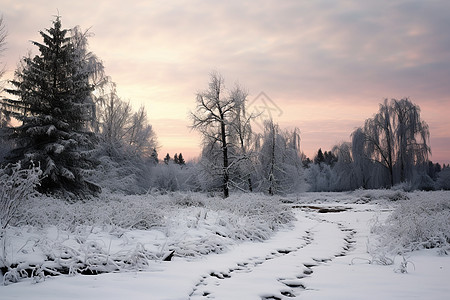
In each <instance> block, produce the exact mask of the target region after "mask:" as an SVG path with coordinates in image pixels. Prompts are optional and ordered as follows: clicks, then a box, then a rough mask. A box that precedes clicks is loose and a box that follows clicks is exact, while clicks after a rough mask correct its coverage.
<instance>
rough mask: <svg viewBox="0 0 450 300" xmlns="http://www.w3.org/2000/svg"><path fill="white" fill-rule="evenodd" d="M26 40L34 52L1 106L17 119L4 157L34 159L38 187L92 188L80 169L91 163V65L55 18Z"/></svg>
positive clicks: (26, 161)
mask: <svg viewBox="0 0 450 300" xmlns="http://www.w3.org/2000/svg"><path fill="white" fill-rule="evenodd" d="M40 34H41V37H42V39H43V42H42V43H39V42H32V43H33V44H34V45H35V46H37V47H38V50H39V54H37V55H35V56H34V57H25V58H24V59H23V60H22V63H21V67H19V68H18V69H17V70H16V72H15V79H14V80H12V81H11V84H12V86H13V87H12V88H11V89H6V91H7V92H8V93H9V94H10V95H11V96H12V97H10V98H8V99H5V100H4V101H3V105H4V111H5V112H6V113H7V114H9V115H11V116H12V117H14V118H15V119H17V120H18V121H20V125H19V126H17V127H14V128H13V133H12V134H11V136H10V137H11V138H13V139H14V141H15V144H16V148H15V149H14V150H13V151H12V152H11V155H10V157H9V160H10V161H12V162H15V161H19V160H20V161H22V167H24V168H29V167H30V166H31V164H32V163H33V162H34V163H35V164H38V163H39V164H40V166H41V168H42V170H43V175H44V178H43V179H42V182H41V185H40V190H41V191H43V192H57V191H65V192H66V193H67V194H70V195H77V196H83V195H86V194H91V193H95V192H98V187H97V186H95V185H93V184H91V183H89V182H87V181H86V180H85V179H84V176H83V173H84V172H85V170H87V169H90V168H92V167H93V161H92V160H91V159H90V152H89V150H90V149H92V137H93V135H92V134H91V133H90V132H89V131H88V130H87V128H88V125H87V124H88V122H89V120H90V114H89V110H90V108H91V107H92V105H91V104H92V100H91V96H92V91H93V85H92V84H91V83H90V82H89V78H90V75H91V72H94V71H93V70H91V69H90V68H89V66H88V61H86V60H85V59H84V58H83V57H82V56H81V53H82V52H83V51H81V50H80V49H78V48H77V47H76V45H75V44H74V43H73V40H72V38H71V36H70V30H68V29H63V28H62V26H61V19H60V17H56V19H55V20H54V21H53V26H52V27H51V28H49V29H46V30H44V31H41V32H40Z"/></svg>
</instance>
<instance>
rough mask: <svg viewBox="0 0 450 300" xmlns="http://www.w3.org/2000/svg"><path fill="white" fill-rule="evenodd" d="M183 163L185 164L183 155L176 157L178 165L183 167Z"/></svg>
mask: <svg viewBox="0 0 450 300" xmlns="http://www.w3.org/2000/svg"><path fill="white" fill-rule="evenodd" d="M185 163H186V162H185V161H184V158H183V154H181V153H180V155H178V164H179V165H184V164H185Z"/></svg>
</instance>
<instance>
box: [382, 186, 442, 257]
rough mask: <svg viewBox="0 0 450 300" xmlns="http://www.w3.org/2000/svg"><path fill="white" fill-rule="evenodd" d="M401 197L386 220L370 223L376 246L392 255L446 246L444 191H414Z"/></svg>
mask: <svg viewBox="0 0 450 300" xmlns="http://www.w3.org/2000/svg"><path fill="white" fill-rule="evenodd" d="M409 197H410V198H411V199H408V200H402V201H401V202H400V203H399V205H398V207H397V208H396V209H395V210H394V212H393V213H392V214H391V215H390V216H389V218H388V219H387V220H386V222H384V223H381V224H377V226H374V228H373V231H374V233H376V234H378V235H379V245H378V246H379V248H381V249H382V248H384V251H387V252H389V253H394V254H401V253H405V252H411V251H414V250H419V249H424V248H425V249H429V248H441V251H443V252H446V251H448V250H449V249H450V196H449V193H448V192H444V191H438V192H433V193H427V192H415V193H411V194H410V196H409Z"/></svg>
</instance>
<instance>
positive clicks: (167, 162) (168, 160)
mask: <svg viewBox="0 0 450 300" xmlns="http://www.w3.org/2000/svg"><path fill="white" fill-rule="evenodd" d="M169 162H170V155H169V153H167V155H166V157H164V163H165V164H166V165H168V164H169Z"/></svg>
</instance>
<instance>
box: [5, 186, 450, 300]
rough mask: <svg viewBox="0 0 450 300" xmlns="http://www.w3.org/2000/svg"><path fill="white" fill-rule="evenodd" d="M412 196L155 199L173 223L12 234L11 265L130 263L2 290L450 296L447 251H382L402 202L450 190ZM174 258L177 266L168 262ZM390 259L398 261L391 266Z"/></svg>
mask: <svg viewBox="0 0 450 300" xmlns="http://www.w3.org/2000/svg"><path fill="white" fill-rule="evenodd" d="M404 195H405V194H404V193H397V192H394V191H356V192H353V193H305V194H301V195H297V196H292V197H282V199H281V200H282V201H281V202H282V204H279V205H277V204H275V203H271V202H273V201H276V202H277V203H279V201H278V200H279V199H280V197H278V198H276V199H275V200H274V199H273V198H268V197H266V196H262V195H252V196H248V195H242V196H237V197H235V198H232V199H230V200H229V202H227V201H228V200H220V199H215V200H214V199H212V200H211V199H210V200H208V199H207V198H206V197H204V198H202V197H200V196H199V195H195V194H194V196H192V195H190V196H189V197H188V198H181V199H180V198H179V197H180V196H177V197H178V200H175V201H173V203H172V204H171V205H169V207H170V209H167V206H165V205H163V204H161V203H162V202H161V201H159V200H158V201H159V202H158V201H156V202H155V204H154V207H156V208H157V209H156V211H158V210H160V211H161V214H162V217H161V219H158V218H156V219H158V220H159V221H158V224H156V225H154V226H153V225H152V226H151V228H150V229H147V230H143V229H141V230H138V229H135V228H136V226H131V227H130V228H129V229H124V228H122V227H121V228H119V227H111V226H110V225H109V226H106V225H105V226H103V227H102V226H93V225H91V226H89V225H83V226H81V225H82V224H81V225H77V226H75V227H74V228H71V229H70V230H69V229H68V228H64V227H63V226H61V225H53V226H42V227H41V228H40V229H37V227H36V226H21V227H15V228H10V229H9V231H8V235H7V237H6V238H7V239H9V242H7V243H6V244H5V245H7V247H10V248H9V249H8V250H7V251H6V253H8V256H7V259H8V260H9V261H15V262H23V261H27V263H28V264H30V263H31V262H33V261H34V262H35V264H36V265H39V262H40V261H42V257H43V256H44V254H45V255H47V256H48V255H49V254H48V253H59V254H58V255H56V257H53V258H52V260H51V261H52V262H53V263H59V264H61V263H62V262H65V263H67V264H68V263H69V261H70V260H72V261H71V262H72V266H76V265H77V264H76V262H74V261H73V259H74V258H75V257H76V258H77V259H78V260H83V259H84V260H89V259H90V260H92V262H91V264H92V265H96V266H99V265H100V266H103V267H104V268H114V264H120V263H122V265H117V266H116V268H117V269H120V270H122V271H121V272H111V273H105V274H100V275H81V274H75V275H72V276H70V275H59V276H46V277H42V276H41V277H39V276H35V278H34V279H21V280H20V281H19V282H18V283H11V284H9V285H6V286H0V299H28V298H31V299H46V300H49V299H126V298H129V299H258V300H259V299H448V295H450V285H449V284H448V280H449V279H450V256H448V255H445V254H444V253H443V252H444V251H442V248H441V250H439V249H436V248H434V249H426V250H419V251H414V252H407V253H404V255H397V256H395V255H392V254H389V253H383V252H380V251H382V250H380V249H381V248H377V243H378V241H379V240H378V239H377V237H378V235H377V234H376V233H379V231H376V230H375V229H374V228H377V226H379V224H383V223H384V221H385V220H386V219H387V218H388V216H389V215H391V214H392V212H393V211H394V210H395V209H396V208H397V207H399V206H400V205H401V204H400V203H403V202H405V201H418V200H420V199H423V198H426V199H434V198H436V199H440V201H441V202H442V201H444V202H446V203H450V193H448V192H431V193H412V194H408V198H410V200H401V198H402V197H403V196H404ZM167 197H169V196H167ZM177 197H175V198H177ZM197 197H199V199H200V200H199V201H198V202H196V201H194V200H193V198H197ZM169 198H170V197H169ZM392 200H397V201H392ZM165 201H166V202H167V201H169V200H167V199H165ZM217 201H219V202H217ZM264 201H266V202H264ZM184 202H186V203H184ZM212 203H215V204H212ZM265 203H269V204H265ZM186 204H188V205H186ZM136 205H137V204H136ZM449 206H450V204H449ZM280 207H282V208H283V207H285V208H286V210H285V209H280ZM91 210H92V209H91ZM290 212H292V213H293V215H290V214H289V213H290ZM271 213H272V214H271ZM86 214H88V213H87V212H86ZM97 214H98V212H97ZM154 214H156V215H157V212H154ZM274 215H283V217H282V218H276V217H274ZM258 216H259V217H261V216H262V217H263V218H264V220H259V219H258ZM292 217H295V218H292ZM290 220H291V221H290ZM77 232H78V234H76V233H77ZM399 238H400V237H399ZM43 241H45V243H46V244H47V247H48V249H47V250H45V247H44V248H43V246H42V245H43V244H45V243H43ZM43 249H44V250H43ZM46 251H47V252H46ZM71 251H72V252H73V253H72V252H71ZM172 251H174V257H173V258H172V260H171V261H163V258H164V257H166V256H167V255H168V254H170V253H171V252H172ZM61 253H62V254H61ZM64 255H66V256H64ZM119 257H126V258H127V259H122V260H119V259H118V258H119ZM65 258H66V260H68V261H64V259H65ZM133 259H134V261H132V260H133ZM389 259H394V262H393V264H390V265H383V264H382V262H386V261H388V260H389ZM98 261H103V262H104V263H103V264H98ZM109 261H111V262H109ZM123 261H128V263H127V264H126V265H125V266H124V265H123ZM402 262H403V263H404V267H403V268H402ZM405 262H406V263H405ZM402 270H403V271H405V270H406V271H407V272H406V273H404V272H401V271H402ZM73 273H77V272H73ZM78 273H79V272H78ZM36 281H38V283H35V282H36Z"/></svg>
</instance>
